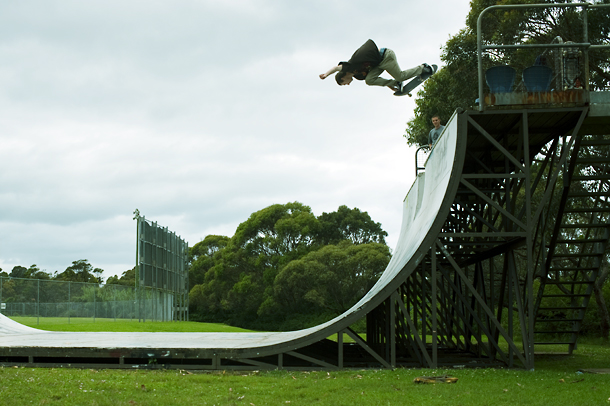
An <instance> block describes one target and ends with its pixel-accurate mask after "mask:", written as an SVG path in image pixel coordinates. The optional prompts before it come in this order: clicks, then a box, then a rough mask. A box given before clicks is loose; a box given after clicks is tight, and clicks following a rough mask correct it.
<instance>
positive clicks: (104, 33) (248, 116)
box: [0, 0, 469, 278]
mask: <svg viewBox="0 0 610 406" xmlns="http://www.w3.org/2000/svg"><path fill="white" fill-rule="evenodd" d="M468 6H469V1H468V0H438V1H436V0H432V1H415V0H407V1H404V0H403V1H385V0H377V1H375V2H370V1H360V0H350V1H348V0H301V1H293V0H175V1H169V0H165V1H160V0H146V1H139V0H120V1H114V0H87V1H84V0H72V1H69V0H66V1H59V0H19V1H2V2H0V60H1V61H2V62H1V63H0V140H1V144H0V268H2V269H3V270H4V271H6V272H9V273H10V271H11V269H12V268H13V266H15V265H21V266H25V267H29V266H30V265H32V264H36V265H37V266H38V267H39V268H41V269H43V270H46V271H47V272H51V273H53V272H55V271H59V272H62V271H63V270H65V269H66V268H67V267H68V266H70V265H71V263H72V261H76V260H79V259H87V260H89V262H90V263H91V264H92V265H93V266H94V267H97V268H102V269H104V270H105V273H104V277H105V278H107V277H108V276H111V275H115V274H119V275H120V274H121V273H122V272H124V271H125V270H127V269H130V268H132V267H133V266H134V265H135V246H136V222H135V220H133V212H134V210H135V209H136V208H137V209H139V211H140V213H141V214H142V215H144V216H146V218H147V219H150V220H153V221H157V222H158V223H159V224H160V225H162V226H165V227H168V228H169V229H170V230H172V231H174V232H176V233H177V234H178V235H180V236H181V237H182V238H183V239H185V240H186V241H187V242H188V243H189V246H193V245H194V244H196V243H197V242H199V241H201V240H202V239H203V238H204V237H205V236H206V235H208V234H222V235H227V236H232V235H233V234H234V232H235V229H236V227H237V226H238V225H239V224H240V223H241V222H243V221H245V220H247V219H248V217H249V216H250V214H251V213H253V212H255V211H258V210H260V209H263V208H265V207H267V206H269V205H271V204H275V203H281V204H284V203H287V202H292V201H299V202H301V203H303V204H306V205H308V206H310V207H311V208H312V210H313V212H314V214H315V215H316V216H319V215H320V214H322V212H331V211H335V210H337V208H338V207H339V206H340V205H347V206H348V207H350V208H353V207H358V208H359V209H360V210H362V211H366V212H368V213H369V214H370V216H371V217H372V218H373V220H374V221H377V222H380V223H381V224H382V226H383V228H384V229H385V230H386V231H387V232H388V233H389V237H388V238H387V241H388V244H389V245H390V247H391V248H392V249H394V246H395V244H396V241H397V238H398V234H399V228H400V224H401V217H402V209H401V204H402V200H403V198H404V196H405V195H406V193H407V192H408V190H409V188H410V186H411V184H412V182H413V180H414V178H415V173H414V172H415V169H414V167H415V163H414V154H415V150H414V149H413V148H410V147H408V146H407V145H406V142H405V139H404V138H403V136H402V135H403V133H404V129H405V127H406V122H407V121H408V120H410V119H411V118H413V114H414V113H413V110H414V107H415V103H414V100H413V99H411V98H409V97H395V96H393V95H392V92H391V91H390V90H389V89H387V88H381V87H369V86H366V85H365V84H364V82H354V83H352V84H351V85H350V86H344V87H339V86H337V84H336V83H335V82H334V78H329V79H327V80H324V81H322V80H320V79H319V78H318V74H320V73H323V72H325V71H326V70H327V69H328V68H330V67H331V66H333V65H335V64H336V63H337V62H339V61H342V60H347V59H349V57H350V56H351V55H352V53H353V52H354V51H355V50H356V49H357V48H358V47H359V46H360V45H362V44H363V43H364V42H365V41H366V40H367V39H368V38H372V39H373V40H375V42H376V43H377V44H378V46H379V47H387V48H391V49H393V50H394V51H395V52H396V54H397V57H398V62H399V63H400V65H401V67H402V68H403V69H406V68H409V67H413V66H415V65H418V64H421V63H423V62H427V63H430V64H432V63H435V64H440V52H441V50H440V48H441V46H442V45H443V44H444V43H445V42H446V41H447V39H449V37H450V36H451V35H454V34H456V33H457V32H458V31H459V30H460V29H461V28H463V27H464V25H465V19H466V14H467V12H468ZM386 75H387V74H386Z"/></svg>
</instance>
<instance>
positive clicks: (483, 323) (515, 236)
mask: <svg viewBox="0 0 610 406" xmlns="http://www.w3.org/2000/svg"><path fill="white" fill-rule="evenodd" d="M609 128H610V115H608V116H595V115H593V116H592V115H591V114H590V107H589V106H583V107H570V108H543V109H540V108H538V109H531V108H525V109H512V110H493V111H484V112H479V111H456V112H455V113H454V115H453V117H452V118H451V120H450V121H449V122H448V124H447V126H446V129H445V131H444V133H443V134H442V136H441V137H440V138H439V140H438V141H437V143H436V145H435V146H434V149H433V150H432V151H431V153H430V155H429V157H428V159H427V161H426V164H425V171H424V172H422V173H420V174H418V176H417V178H416V180H415V182H414V183H413V186H412V187H411V189H410V191H409V193H408V194H407V196H406V198H405V200H404V202H403V220H402V227H401V235H400V238H399V241H398V244H397V247H396V248H395V251H394V255H393V257H392V260H391V261H390V263H389V265H388V267H387V269H386V270H385V272H384V273H383V275H382V276H381V278H380V279H379V281H378V282H377V284H376V285H375V286H374V287H373V288H372V289H371V291H370V292H368V293H367V294H366V295H365V296H364V297H363V298H362V299H361V300H360V301H359V302H358V303H356V304H355V305H354V306H353V307H352V308H351V309H350V310H349V311H347V312H346V313H344V314H342V315H341V316H339V317H337V318H335V319H333V320H330V321H328V322H326V323H324V324H322V325H319V326H316V327H314V328H310V329H306V330H300V331H292V332H268V333H263V332H261V333H84V332H83V333H67V332H47V331H42V330H37V329H32V328H29V327H25V326H22V325H19V324H18V323H15V322H13V321H12V320H10V319H8V318H6V317H4V316H1V315H0V364H1V365H4V366H9V365H24V366H75V367H104V368H133V367H139V368H182V369H189V368H192V369H242V370H244V369H245V370H247V369H276V368H279V369H301V370H302V369H335V368H356V367H357V368H361V367H372V368H394V367H397V366H412V367H430V368H436V367H438V366H452V365H466V366H477V367H481V366H498V365H507V366H513V365H516V366H521V367H525V368H532V367H533V365H534V349H535V348H536V349H537V348H539V347H538V346H541V345H543V344H547V343H551V342H554V343H564V344H566V345H567V346H568V347H569V348H568V349H569V351H572V350H573V349H574V348H575V345H576V339H577V335H578V331H579V328H580V323H581V322H582V319H583V317H584V309H585V307H586V305H587V303H588V301H589V298H590V297H591V292H592V283H593V282H594V281H595V279H596V276H597V272H598V271H599V266H600V264H601V259H602V256H603V253H604V252H605V248H606V245H607V243H608V229H609V227H610V205H609V202H608V198H609V197H610V190H609V189H610V188H609V185H608V182H609V181H610V154H609V153H608V152H610V151H608V148H609V147H610V138H608V137H607V136H603V135H599V134H601V133H603V132H610V131H608V129H609ZM557 185H560V187H557ZM583 202H584V203H583ZM363 318H364V319H366V325H367V331H366V334H358V333H356V332H355V331H354V330H353V329H352V328H351V326H352V325H353V324H354V323H356V322H358V321H359V320H361V319H363Z"/></svg>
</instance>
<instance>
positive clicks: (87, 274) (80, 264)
mask: <svg viewBox="0 0 610 406" xmlns="http://www.w3.org/2000/svg"><path fill="white" fill-rule="evenodd" d="M103 273H104V270H103V269H100V268H93V266H91V264H90V263H89V261H87V260H86V259H79V260H78V261H73V262H72V265H70V266H69V267H67V268H66V270H65V271H63V272H62V273H60V274H58V275H57V276H56V277H55V279H56V280H60V281H72V282H87V283H98V284H99V283H102V282H103V280H102V274H103Z"/></svg>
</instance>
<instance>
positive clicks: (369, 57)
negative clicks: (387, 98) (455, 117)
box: [319, 39, 434, 93]
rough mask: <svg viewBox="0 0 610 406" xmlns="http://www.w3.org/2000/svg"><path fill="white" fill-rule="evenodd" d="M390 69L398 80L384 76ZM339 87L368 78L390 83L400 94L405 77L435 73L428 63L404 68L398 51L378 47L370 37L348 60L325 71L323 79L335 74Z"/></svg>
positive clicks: (375, 83)
mask: <svg viewBox="0 0 610 406" xmlns="http://www.w3.org/2000/svg"><path fill="white" fill-rule="evenodd" d="M384 71H386V72H388V73H389V74H390V76H392V77H393V78H394V79H384V78H382V77H380V75H381V74H382V73H383V72H384ZM335 72H337V74H336V75H335V80H336V81H337V84H338V85H339V86H344V85H349V84H350V83H352V80H353V79H357V80H364V81H365V82H366V84H367V85H369V86H386V87H389V88H390V89H392V90H393V91H394V92H396V93H400V91H401V90H402V87H403V83H402V82H404V81H405V80H407V79H410V78H413V77H415V76H419V77H421V78H422V80H425V79H426V78H428V77H429V76H430V75H432V74H433V73H434V70H433V69H432V68H431V67H430V66H429V65H428V64H427V63H424V64H421V65H418V66H416V67H414V68H411V69H407V70H401V69H400V66H399V65H398V62H397V61H396V54H395V53H394V51H392V50H391V49H389V48H381V49H379V48H377V45H376V44H375V42H373V40H371V39H369V40H368V41H366V42H365V43H364V45H362V46H361V47H360V48H358V50H357V51H356V52H354V54H353V55H352V57H351V58H350V60H349V61H347V62H339V64H338V65H337V66H333V67H332V68H330V69H329V70H328V71H327V72H325V73H321V74H320V75H319V76H320V79H326V78H327V77H329V76H330V75H332V74H333V73H335Z"/></svg>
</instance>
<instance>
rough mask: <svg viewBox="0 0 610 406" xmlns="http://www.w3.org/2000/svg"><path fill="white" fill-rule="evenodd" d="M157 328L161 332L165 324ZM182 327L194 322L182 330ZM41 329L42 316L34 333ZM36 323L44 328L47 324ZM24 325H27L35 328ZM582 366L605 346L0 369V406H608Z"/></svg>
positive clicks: (597, 380)
mask: <svg viewBox="0 0 610 406" xmlns="http://www.w3.org/2000/svg"><path fill="white" fill-rule="evenodd" d="M34 323H36V320H35V319H34ZM45 323H47V321H45ZM48 323H49V324H48V325H49V326H57V325H58V324H53V323H57V321H54V322H53V321H52V320H49V321H48ZM105 323H107V326H110V327H112V326H116V327H119V326H123V327H121V328H125V327H124V326H132V327H134V328H140V325H149V326H153V327H146V328H150V330H130V331H168V330H165V328H168V329H169V328H170V327H171V330H169V331H212V330H214V329H216V328H221V329H224V328H228V327H227V326H222V325H212V326H211V325H206V324H203V323H171V322H170V323H160V322H147V323H138V322H137V321H136V322H129V321H127V322H124V323H119V321H118V320H117V322H114V321H113V320H107V321H105ZM113 323H117V324H113ZM59 324H62V323H61V322H60V323H59ZM78 324H83V325H86V326H87V327H88V326H92V325H94V324H95V325H98V326H101V325H102V323H101V319H96V323H92V322H88V323H78ZM164 324H168V326H167V327H165V326H164ZM190 324H194V325H197V326H187V325H190ZM29 325H32V324H31V323H29ZM42 325H43V319H41V324H40V325H39V326H38V327H41V326H42ZM44 325H45V328H48V327H46V326H47V324H44ZM63 325H64V326H67V323H65V322H63ZM32 326H34V327H36V325H35V324H34V325H32ZM136 326H137V327H136ZM162 326H163V327H162ZM76 327H78V330H79V331H83V330H82V326H77V323H76V321H75V320H74V319H72V323H71V328H76ZM110 327H106V329H105V330H104V331H108V330H109V329H110ZM161 328H163V329H161ZM52 329H57V328H56V327H53V328H52ZM112 330H113V331H125V330H117V329H112ZM87 331H93V330H87ZM96 331H101V330H96ZM222 331H243V330H238V329H236V330H222ZM585 368H610V344H608V343H604V342H601V341H599V340H586V341H585V342H583V343H580V344H579V348H578V350H577V351H576V352H575V353H574V354H573V355H570V356H558V355H552V356H539V357H537V358H536V369H535V370H534V371H525V370H523V369H436V370H430V369H402V368H400V369H396V370H394V371H390V370H343V371H332V372H326V371H319V372H290V371H269V372H225V371H218V372H186V371H181V370H167V371H163V370H93V369H85V370H80V369H57V368H47V369H44V368H0V405H1V406H4V405H24V404H28V405H29V404H33V405H113V406H114V405H175V404H184V405H244V406H250V405H254V406H261V405H289V406H296V405H333V406H337V405H349V406H355V405H358V406H359V405H363V406H366V405H375V406H379V405H426V406H429V405H609V406H610V375H596V374H588V373H585V374H582V373H578V370H579V369H585ZM444 374H449V375H452V376H455V377H457V378H458V382H457V383H455V384H435V385H425V384H415V383H413V379H414V378H416V377H418V376H431V375H444Z"/></svg>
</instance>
